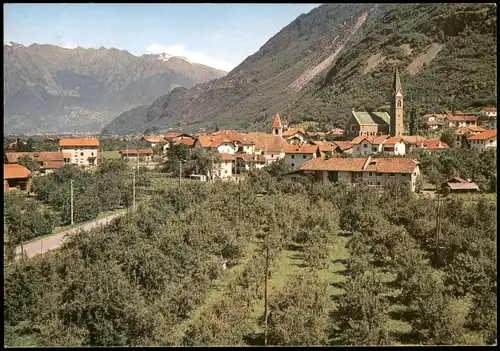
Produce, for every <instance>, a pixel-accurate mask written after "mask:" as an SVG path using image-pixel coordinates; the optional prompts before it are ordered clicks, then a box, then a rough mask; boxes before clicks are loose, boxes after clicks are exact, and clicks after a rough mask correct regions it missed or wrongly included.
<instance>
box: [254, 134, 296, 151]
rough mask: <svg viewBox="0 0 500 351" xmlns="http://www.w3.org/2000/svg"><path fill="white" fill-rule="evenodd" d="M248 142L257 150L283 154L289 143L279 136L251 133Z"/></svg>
mask: <svg viewBox="0 0 500 351" xmlns="http://www.w3.org/2000/svg"><path fill="white" fill-rule="evenodd" d="M247 140H251V141H253V142H254V144H255V148H256V149H258V150H262V151H266V152H282V151H283V149H284V148H285V147H286V146H287V145H288V143H287V142H286V141H285V139H283V138H282V137H280V136H279V135H271V134H267V133H249V134H248V135H247Z"/></svg>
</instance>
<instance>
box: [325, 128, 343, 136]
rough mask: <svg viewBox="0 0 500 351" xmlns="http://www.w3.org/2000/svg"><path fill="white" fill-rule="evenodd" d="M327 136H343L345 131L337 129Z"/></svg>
mask: <svg viewBox="0 0 500 351" xmlns="http://www.w3.org/2000/svg"><path fill="white" fill-rule="evenodd" d="M326 134H333V135H342V134H344V131H343V130H342V129H340V128H335V129H334V130H332V131H330V132H328V133H326Z"/></svg>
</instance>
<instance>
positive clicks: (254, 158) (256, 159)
mask: <svg viewBox="0 0 500 351" xmlns="http://www.w3.org/2000/svg"><path fill="white" fill-rule="evenodd" d="M235 156H236V158H240V159H242V160H243V161H245V162H247V163H251V162H253V163H265V162H266V158H265V157H264V156H262V155H250V154H236V155H235Z"/></svg>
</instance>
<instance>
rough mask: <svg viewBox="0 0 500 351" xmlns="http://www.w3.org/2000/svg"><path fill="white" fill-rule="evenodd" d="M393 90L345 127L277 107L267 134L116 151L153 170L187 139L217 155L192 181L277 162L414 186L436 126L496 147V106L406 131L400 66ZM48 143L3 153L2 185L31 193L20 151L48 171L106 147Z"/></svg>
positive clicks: (154, 139) (88, 163)
mask: <svg viewBox="0 0 500 351" xmlns="http://www.w3.org/2000/svg"><path fill="white" fill-rule="evenodd" d="M391 88H392V94H393V98H392V101H391V108H390V113H388V112H385V111H381V112H376V111H375V112H366V111H355V110H354V109H353V111H352V115H351V117H350V119H349V120H348V122H347V124H346V127H345V130H342V129H340V128H335V129H333V130H330V131H315V132H311V131H307V130H306V128H307V123H306V124H305V125H288V123H287V122H284V121H282V120H281V118H280V115H279V113H276V115H275V116H274V118H273V120H272V124H271V125H270V128H269V129H270V130H269V131H270V132H268V133H266V132H253V133H239V132H238V131H236V130H219V131H216V132H213V133H194V134H187V133H184V132H171V133H168V134H166V135H143V136H138V135H135V136H129V137H125V138H123V137H117V138H118V139H121V140H124V141H127V140H128V141H129V143H130V141H131V140H133V139H135V140H137V139H139V140H140V141H141V142H143V145H148V146H149V147H147V148H143V149H132V148H127V149H122V150H119V151H118V154H119V157H120V158H122V159H124V160H127V161H128V162H129V164H130V166H131V167H132V168H138V167H140V166H144V167H147V168H149V169H153V168H154V167H157V166H158V165H159V164H161V163H163V162H165V161H166V160H167V159H168V154H169V150H170V149H171V148H173V147H178V146H180V145H184V147H185V148H187V149H188V150H189V152H192V151H194V150H197V149H201V150H203V151H207V152H211V153H214V154H218V155H220V157H218V162H214V163H213V165H212V167H211V168H210V169H208V170H206V172H205V174H197V173H193V174H188V175H187V177H189V178H191V179H193V180H201V181H206V180H211V181H215V180H224V181H231V180H233V181H234V180H236V179H237V178H238V177H241V176H244V174H246V173H247V172H250V171H251V170H258V169H262V168H263V167H265V166H267V165H270V164H271V163H273V162H275V161H278V160H282V162H284V163H285V164H286V165H288V166H289V169H290V171H289V172H286V173H284V174H282V175H281V177H282V178H283V179H291V180H296V179H297V178H298V177H299V176H304V175H311V176H314V177H315V178H316V179H317V180H320V181H332V182H336V181H344V182H346V183H347V184H355V183H356V182H358V181H359V180H360V178H361V179H363V180H364V181H366V182H367V184H369V185H372V186H385V185H387V184H388V183H390V182H394V181H395V182H405V183H407V184H408V185H409V186H410V188H411V190H412V191H413V192H415V191H417V190H418V184H419V178H420V177H421V175H422V173H425V171H426V170H425V169H421V166H420V163H419V160H418V159H411V158H408V157H406V155H408V154H409V153H411V152H412V150H415V149H421V150H425V151H427V152H431V153H434V152H440V151H441V150H445V149H448V148H449V147H450V146H449V145H448V144H447V143H446V142H444V141H441V139H442V138H441V139H440V138H439V136H440V132H441V131H443V130H445V129H452V130H453V131H454V136H453V138H454V140H453V142H454V147H456V148H463V149H472V150H475V151H477V152H484V151H487V150H490V149H495V150H496V146H497V142H496V108H495V107H487V106H486V107H483V108H482V109H481V110H480V111H479V113H478V114H477V116H473V115H464V114H463V113H462V112H461V111H445V113H427V114H425V115H423V119H424V121H425V122H424V127H425V128H426V129H427V130H428V131H431V132H433V134H434V135H435V136H436V137H435V138H426V137H423V136H420V135H408V133H407V131H405V130H404V93H403V89H402V85H401V81H400V77H399V72H398V71H397V70H396V71H395V73H394V78H393V84H392V87H391ZM304 127H306V128H304ZM46 141H47V142H49V143H54V144H57V145H58V148H59V151H55V152H46V151H44V150H40V151H39V152H5V157H4V191H8V190H9V189H16V188H21V189H26V190H27V191H28V192H29V185H30V178H31V172H30V170H28V169H26V168H25V167H23V166H22V165H20V164H18V160H19V159H20V158H21V157H23V156H28V157H31V158H33V159H34V160H35V161H36V162H37V163H39V166H40V167H39V170H38V171H37V173H36V174H40V175H43V174H47V173H50V172H53V171H54V170H56V169H59V168H61V167H62V166H63V165H65V164H71V165H77V166H80V167H83V168H92V167H95V166H97V164H98V160H99V159H100V158H102V157H98V156H99V155H100V154H102V153H103V152H101V151H99V139H98V138H97V137H87V138H68V137H66V138H64V137H63V138H59V137H58V136H56V135H54V136H52V135H51V136H50V138H47V139H46ZM20 142H24V141H22V140H21V141H20ZM24 143H25V142H24ZM154 150H155V151H154ZM34 175H35V174H34ZM173 176H174V177H176V176H177V174H175V175H173ZM454 183H459V184H454ZM446 184H448V185H447V186H448V187H449V188H450V189H451V190H452V191H454V192H470V191H477V190H478V189H479V188H478V187H477V185H476V184H474V183H473V182H472V181H471V180H470V179H469V180H467V179H465V180H464V179H462V178H461V175H460V174H456V175H454V177H452V179H451V180H450V182H447V183H446Z"/></svg>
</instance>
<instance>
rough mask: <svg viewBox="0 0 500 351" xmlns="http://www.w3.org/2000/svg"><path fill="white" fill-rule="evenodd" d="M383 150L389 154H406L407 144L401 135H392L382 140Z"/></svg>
mask: <svg viewBox="0 0 500 351" xmlns="http://www.w3.org/2000/svg"><path fill="white" fill-rule="evenodd" d="M382 143H383V144H382V148H383V151H384V152H386V153H388V154H391V155H406V154H407V153H408V151H409V144H408V142H406V141H405V140H404V139H403V137H401V136H394V137H391V138H389V139H386V140H384V141H383V142H382Z"/></svg>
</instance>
